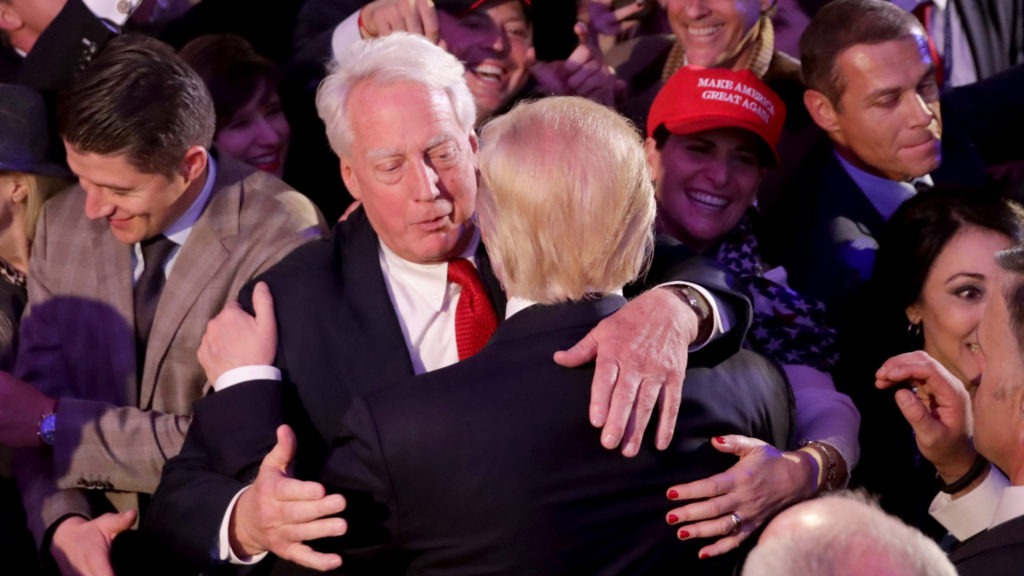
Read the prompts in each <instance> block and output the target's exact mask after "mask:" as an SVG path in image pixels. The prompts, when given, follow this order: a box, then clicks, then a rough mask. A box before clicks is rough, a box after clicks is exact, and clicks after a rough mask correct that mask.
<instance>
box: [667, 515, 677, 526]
mask: <svg viewBox="0 0 1024 576" xmlns="http://www.w3.org/2000/svg"><path fill="white" fill-rule="evenodd" d="M676 522H679V516H676V515H675V514H669V515H668V523H669V524H675V523H676Z"/></svg>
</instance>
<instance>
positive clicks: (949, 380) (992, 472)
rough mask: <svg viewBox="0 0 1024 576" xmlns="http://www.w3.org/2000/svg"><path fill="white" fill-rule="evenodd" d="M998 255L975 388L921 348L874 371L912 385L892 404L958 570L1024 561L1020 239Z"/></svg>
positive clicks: (1016, 567)
mask: <svg viewBox="0 0 1024 576" xmlns="http://www.w3.org/2000/svg"><path fill="white" fill-rule="evenodd" d="M995 257H996V260H997V261H998V262H999V264H1000V266H1001V267H1002V269H1003V270H1002V271H1001V272H1002V273H1001V274H1000V275H999V276H998V277H997V278H996V279H995V282H994V283H993V285H994V286H996V287H997V289H996V290H995V291H994V293H993V294H992V296H991V297H990V298H989V300H988V303H987V304H986V306H985V312H984V315H983V316H982V319H981V324H980V325H979V327H978V344H979V349H978V353H977V358H978V363H979V366H980V368H981V377H980V379H979V381H978V383H977V385H978V388H977V390H976V392H975V393H974V396H973V397H971V396H969V395H968V393H967V390H966V389H965V388H964V384H963V383H962V382H960V381H959V380H957V379H956V378H955V377H953V376H952V375H951V374H949V373H948V372H947V371H945V370H944V369H943V368H942V367H941V365H940V364H939V363H938V362H936V361H935V360H934V359H932V358H930V357H928V356H927V355H926V354H925V353H924V352H914V353H911V354H904V355H901V356H897V357H895V358H892V359H890V360H888V361H887V362H886V363H885V364H884V365H883V366H882V368H881V370H879V374H878V378H879V384H878V385H879V386H880V387H884V388H893V387H896V386H899V385H900V384H901V383H904V382H907V381H909V382H911V383H912V385H914V386H915V389H916V390H917V394H916V395H915V394H913V393H911V392H910V390H898V391H897V392H896V403H897V405H898V406H899V408H900V411H901V412H902V413H903V416H904V417H905V418H906V419H907V421H908V422H909V423H910V424H911V426H913V428H914V432H915V437H916V440H917V445H918V447H919V448H920V450H921V454H922V455H923V456H925V457H926V458H928V460H929V461H931V462H932V463H933V464H934V465H935V469H936V471H937V473H938V475H939V479H940V481H941V482H942V484H943V486H942V488H941V490H942V493H940V494H939V495H938V496H937V497H936V499H935V500H934V501H933V503H932V508H931V510H930V511H931V512H932V514H933V515H934V516H935V517H936V519H938V520H939V521H940V522H942V523H943V525H945V526H946V527H947V528H948V529H950V531H951V532H952V533H953V534H954V535H956V536H957V537H958V538H959V539H961V540H963V542H962V543H961V544H959V545H957V546H955V547H954V548H953V550H952V552H951V553H950V556H949V557H950V560H952V561H953V563H954V564H955V565H956V568H957V571H958V572H959V574H961V576H983V575H984V576H1002V575H1007V576H1008V575H1010V574H1019V573H1020V567H1021V562H1022V560H1024V531H1022V528H1024V489H1022V486H1024V442H1022V440H1021V439H1022V438H1024V418H1022V417H1021V410H1020V407H1021V404H1022V402H1024V333H1022V331H1021V327H1022V326H1024V247H1022V246H1017V247H1014V248H1011V249H1009V250H1006V251H1003V252H1000V253H997V254H996V255H995ZM972 428H973V430H972ZM972 432H973V435H972ZM1004 474H1005V475H1004ZM1007 479H1008V480H1009V483H1007Z"/></svg>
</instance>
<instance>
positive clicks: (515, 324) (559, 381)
mask: <svg viewBox="0 0 1024 576" xmlns="http://www.w3.org/2000/svg"><path fill="white" fill-rule="evenodd" d="M624 302H625V300H624V299H623V298H621V297H614V296H613V297H606V298H603V299H600V300H597V301H590V302H578V303H571V304H562V305H554V306H533V307H530V308H528V309H526V310H524V311H521V312H519V313H518V314H516V315H514V316H512V317H511V318H509V319H508V320H507V321H505V323H503V324H502V325H501V326H500V327H499V329H498V331H497V332H496V333H495V335H494V337H493V338H492V340H491V341H490V343H488V345H487V346H486V347H485V348H484V349H483V350H482V351H481V352H480V353H479V354H477V355H476V356H474V357H472V358H470V359H468V360H466V361H465V362H461V363H459V364H456V365H453V366H450V367H448V368H445V369H442V370H437V371H434V372H431V373H429V374H425V375H422V376H419V377H417V378H415V379H413V380H410V381H409V382H407V383H404V384H401V385H399V386H395V387H392V388H389V389H387V390H383V391H380V392H376V393H373V394H370V395H368V396H366V397H364V398H360V399H357V400H356V401H355V403H354V405H353V407H352V409H351V410H350V411H349V413H348V415H347V416H346V418H345V419H344V422H345V426H346V433H345V434H343V435H342V436H341V437H340V438H339V439H338V440H337V443H336V448H335V450H334V451H333V452H332V454H331V457H330V460H329V461H328V466H327V473H326V482H327V483H328V485H330V486H332V487H333V488H336V489H338V490H340V491H341V492H342V493H344V494H345V495H346V496H347V498H348V500H349V503H350V505H349V508H348V511H347V512H346V514H345V516H346V518H348V519H349V522H350V526H351V527H352V528H351V530H352V531H351V533H350V535H349V537H347V538H346V540H347V541H346V542H345V543H344V544H342V545H341V550H342V553H343V554H344V556H345V558H346V562H347V563H348V569H347V570H348V571H349V572H351V573H367V574H385V573H388V570H390V569H392V567H393V566H394V565H395V564H396V563H397V564H398V567H396V568H394V570H395V571H394V573H396V574H402V573H406V574H445V575H467V576H468V575H483V574H521V575H531V576H540V575H544V574H551V575H583V574H594V575H597V574H606V575H609V576H611V575H615V576H622V575H626V574H721V573H723V569H724V567H725V566H727V565H728V563H729V562H731V561H732V560H731V559H722V561H720V562H705V561H702V560H699V559H698V558H697V551H698V550H699V548H700V547H701V546H703V545H704V544H706V542H701V541H688V542H681V541H679V540H678V539H677V538H676V536H675V531H674V530H673V529H671V528H670V527H668V526H666V525H665V522H664V515H665V513H666V512H667V511H668V509H669V508H670V507H671V504H670V503H669V502H668V501H667V499H666V498H665V490H666V488H667V487H668V486H671V485H673V484H675V483H678V482H684V481H691V480H697V479H699V478H704V477H707V476H710V475H712V474H714V473H717V472H721V471H723V470H725V469H726V468H727V467H729V466H730V465H732V464H733V463H734V462H735V458H733V457H730V456H726V455H723V454H721V453H719V452H717V451H716V450H715V449H714V448H712V447H711V444H710V440H711V438H712V437H713V436H717V435H722V434H743V435H746V436H753V437H758V438H761V439H764V440H766V441H767V442H769V443H772V444H774V445H776V446H778V447H780V448H784V447H785V445H786V443H787V441H788V436H789V428H790V418H791V395H790V393H789V389H788V385H787V384H786V381H785V379H784V378H783V377H782V376H781V374H780V373H779V372H778V371H777V369H776V368H775V367H774V365H773V364H771V363H770V362H769V361H767V360H765V359H764V358H761V357H759V356H757V355H755V354H753V353H750V352H740V353H738V354H736V355H734V356H732V357H731V358H729V359H728V360H726V361H724V362H722V363H721V364H719V365H718V366H716V367H715V368H704V369H692V370H689V371H687V376H686V393H685V395H684V400H683V404H682V408H681V411H680V415H679V419H678V422H677V425H676V432H675V436H674V439H673V444H672V446H671V447H670V448H669V449H668V450H667V451H665V452H658V451H657V450H655V449H654V447H653V445H652V442H650V441H648V443H647V444H645V446H644V448H643V449H642V450H641V452H640V454H639V455H638V456H637V457H635V458H631V459H630V458H624V457H622V456H621V455H620V454H618V453H617V452H616V451H609V450H606V449H604V448H602V447H601V446H600V442H599V436H600V433H601V432H600V430H597V429H595V428H594V427H592V426H591V425H590V424H589V423H588V422H587V420H586V417H585V412H586V407H587V405H588V403H589V398H590V382H591V379H592V377H593V366H590V367H587V368H581V369H566V368H562V367H559V366H557V365H556V364H554V363H553V362H552V361H551V355H552V354H553V353H554V351H556V350H559V349H562V348H565V347H566V346H570V345H572V344H573V343H575V342H576V341H578V340H579V339H580V338H581V337H582V336H583V335H584V334H585V333H586V332H587V331H588V330H590V329H591V328H593V327H594V326H595V325H596V324H597V322H598V321H600V320H601V319H602V318H604V317H605V316H607V315H608V314H611V313H612V312H613V311H615V310H616V309H617V308H618V307H619V306H621V305H622V304H623V303H624ZM377 556H379V558H378V560H379V561H380V562H381V564H377V563H374V562H368V561H366V560H367V558H372V557H377ZM364 561H365V562H364ZM396 561H399V562H396ZM402 564H404V566H402Z"/></svg>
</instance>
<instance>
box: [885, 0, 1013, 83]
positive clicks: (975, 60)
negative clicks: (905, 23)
mask: <svg viewBox="0 0 1024 576" xmlns="http://www.w3.org/2000/svg"><path fill="white" fill-rule="evenodd" d="M892 3H893V4H896V5H897V6H899V7H900V8H903V9H904V10H906V11H907V12H911V13H913V14H914V16H916V17H917V19H918V20H920V21H921V24H922V25H923V26H924V28H925V30H926V31H927V32H928V36H929V42H928V49H929V51H930V52H931V54H932V60H934V61H935V73H936V76H937V78H938V81H939V85H940V86H943V87H955V86H963V85H965V84H971V83H972V82H977V81H978V80H982V79H984V78H988V77H990V76H993V75H995V74H998V73H999V72H1002V71H1004V70H1007V69H1009V68H1011V67H1013V66H1016V65H1018V64H1024V24H1022V18H1024V1H1022V0H989V1H987V2H978V1H977V0H939V1H934V0H892Z"/></svg>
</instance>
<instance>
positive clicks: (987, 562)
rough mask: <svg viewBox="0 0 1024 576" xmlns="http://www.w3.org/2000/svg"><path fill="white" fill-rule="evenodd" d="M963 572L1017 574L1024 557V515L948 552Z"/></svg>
mask: <svg viewBox="0 0 1024 576" xmlns="http://www.w3.org/2000/svg"><path fill="white" fill-rule="evenodd" d="M949 559H950V560H951V561H952V562H953V564H954V565H955V566H956V571H957V573H958V574H960V576H1017V575H1019V574H1020V573H1021V570H1022V569H1021V564H1022V561H1024V517H1018V518H1014V519H1013V520H1010V521H1008V522H1004V523H1002V524H1000V525H998V526H996V527H994V528H991V529H989V530H986V531H984V532H982V533H980V534H978V535H976V536H974V537H973V538H971V539H969V540H967V541H966V542H964V543H962V544H960V545H959V546H957V547H956V548H954V549H953V551H952V552H950V554H949Z"/></svg>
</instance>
